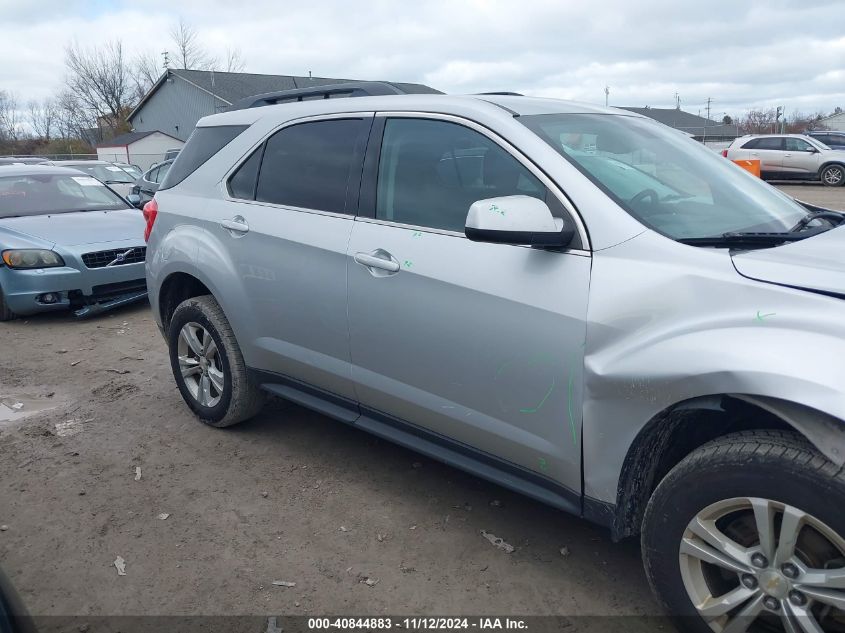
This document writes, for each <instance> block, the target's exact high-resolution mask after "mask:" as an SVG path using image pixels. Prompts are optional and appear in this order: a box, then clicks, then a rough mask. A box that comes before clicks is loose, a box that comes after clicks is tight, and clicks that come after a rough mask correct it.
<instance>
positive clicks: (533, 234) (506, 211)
mask: <svg viewBox="0 0 845 633" xmlns="http://www.w3.org/2000/svg"><path fill="white" fill-rule="evenodd" d="M567 224H568V223H566V222H565V221H564V220H563V219H561V218H556V217H554V216H553V215H552V212H551V211H550V210H549V207H548V205H547V204H546V203H545V202H543V201H542V200H538V199H537V198H532V197H530V196H504V197H501V198H487V199H485V200H479V201H478V202H474V203H473V204H472V206H471V207H470V208H469V213H468V214H467V221H466V227H465V229H464V231H465V233H466V236H467V237H468V238H469V239H470V240H472V241H473V242H493V243H496V244H525V245H528V246H547V247H558V248H560V247H563V246H567V245H568V244H569V243H570V242H571V241H572V238H573V237H574V235H575V229H574V228H572V227H571V226H567Z"/></svg>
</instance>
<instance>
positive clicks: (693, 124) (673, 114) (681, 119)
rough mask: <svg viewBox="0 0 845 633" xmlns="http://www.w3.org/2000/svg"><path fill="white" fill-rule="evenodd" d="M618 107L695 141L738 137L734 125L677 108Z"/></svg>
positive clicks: (737, 131) (738, 134) (737, 129)
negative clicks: (690, 137) (671, 128)
mask: <svg viewBox="0 0 845 633" xmlns="http://www.w3.org/2000/svg"><path fill="white" fill-rule="evenodd" d="M619 107H620V108H621V109H622V110H628V111H630V112H636V113H637V114H642V115H643V116H647V117H649V118H651V119H654V120H655V121H659V122H660V123H663V124H664V125H668V126H669V127H673V128H675V129H676V130H680V131H681V132H686V133H687V134H689V135H690V136H692V137H694V138H695V139H696V140H697V141H702V140H704V139H713V140H717V139H721V140H732V139H735V138H736V137H737V136H740V131H739V126H738V125H736V124H734V123H731V124H725V123H721V122H718V121H713V120H712V119H707V118H705V117H703V116H697V115H695V114H690V113H689V112H684V111H683V110H681V109H679V108H650V107H648V106H646V107H645V108H632V107H628V106H619Z"/></svg>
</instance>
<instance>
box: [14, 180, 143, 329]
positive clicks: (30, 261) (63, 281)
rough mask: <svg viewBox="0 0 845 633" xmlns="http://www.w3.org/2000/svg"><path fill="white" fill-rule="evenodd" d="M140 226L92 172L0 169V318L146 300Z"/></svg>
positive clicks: (83, 311) (135, 212)
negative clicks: (91, 174) (0, 259)
mask: <svg viewBox="0 0 845 633" xmlns="http://www.w3.org/2000/svg"><path fill="white" fill-rule="evenodd" d="M143 231H144V221H143V219H142V217H141V214H140V213H138V210H137V209H133V208H132V207H131V206H129V204H128V203H127V202H126V200H124V199H123V198H122V197H121V196H119V195H118V194H117V193H115V192H114V191H112V190H111V189H110V188H109V187H107V186H106V185H104V184H103V183H102V182H100V181H99V180H97V179H96V178H94V177H93V176H89V175H87V174H85V173H83V172H80V171H77V170H76V169H70V168H66V167H51V166H42V165H32V166H30V165H26V166H17V165H10V166H4V167H0V256H1V257H2V261H0V321H8V320H10V319H13V318H15V317H16V316H23V315H28V314H34V313H36V312H49V311H53V310H69V309H70V310H76V314H77V315H79V316H82V315H88V314H93V313H95V312H100V311H102V310H106V309H110V308H113V307H115V306H118V305H123V304H125V303H129V302H131V301H137V300H139V299H142V298H144V297H145V296H146V283H145V281H144V257H145V255H146V247H145V245H144V243H143V237H142V236H143Z"/></svg>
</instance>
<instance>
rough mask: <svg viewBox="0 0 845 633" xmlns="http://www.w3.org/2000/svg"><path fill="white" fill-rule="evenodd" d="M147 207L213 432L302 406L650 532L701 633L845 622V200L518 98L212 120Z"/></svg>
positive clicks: (655, 555) (178, 356) (160, 274)
mask: <svg viewBox="0 0 845 633" xmlns="http://www.w3.org/2000/svg"><path fill="white" fill-rule="evenodd" d="M144 213H145V216H146V217H147V233H148V237H149V254H148V257H147V263H146V266H147V280H148V285H149V292H150V300H151V303H152V307H153V312H154V314H155V318H156V319H157V321H158V324H159V326H160V328H161V331H162V333H163V334H164V336H165V338H166V339H167V342H168V344H169V347H170V362H171V366H172V369H173V375H174V377H175V380H176V384H177V385H178V388H179V390H180V392H181V394H182V396H183V398H184V399H185V402H186V403H187V405H188V406H189V407H190V408H191V410H192V411H193V412H194V413H195V414H196V415H197V417H198V418H199V419H200V420H201V421H202V422H204V423H206V424H209V425H212V426H217V427H223V426H229V425H231V424H235V423H237V422H241V421H243V420H246V419H247V418H249V417H251V416H253V415H255V414H256V413H257V412H258V411H259V410H260V409H261V407H262V404H263V403H264V401H265V397H266V395H267V394H271V395H275V396H280V397H282V398H286V399H288V400H292V401H295V402H297V403H300V404H302V405H304V406H306V407H310V408H312V409H315V410H317V411H320V412H322V413H325V414H326V415H329V416H331V417H333V418H336V419H338V420H340V421H342V422H345V423H347V424H350V425H352V426H355V427H358V428H361V429H363V430H366V431H369V432H371V433H374V434H376V435H378V436H380V437H382V438H387V439H389V440H391V441H394V442H396V443H398V444H401V445H404V446H407V447H411V448H413V449H415V450H417V451H419V452H421V453H424V454H426V455H429V456H431V457H433V458H435V459H439V460H442V461H443V462H446V463H448V464H452V465H454V466H456V467H458V468H462V469H465V470H467V471H469V472H471V473H474V474H476V475H478V476H480V477H484V478H486V479H490V480H492V481H494V482H497V483H499V484H501V485H502V486H505V487H508V488H511V489H513V490H517V491H520V492H522V493H525V494H526V495H528V496H531V497H533V498H535V499H538V500H540V501H542V502H544V503H547V504H550V505H552V506H555V507H557V508H560V509H561V510H565V511H567V512H572V513H575V514H578V515H580V516H583V517H585V518H587V519H589V520H591V521H594V522H597V523H599V524H602V525H604V526H607V527H608V528H609V529H610V530H611V532H612V535H613V537H614V538H615V539H622V538H624V537H630V536H634V535H638V534H641V538H642V552H643V558H644V562H645V568H646V570H647V573H648V577H649V580H650V582H651V584H652V586H653V588H654V590H655V592H656V595H657V597H658V599H659V600H660V601H661V602H662V604H663V605H665V607H666V609H667V610H668V611H669V612H670V613H671V614H673V615H674V616H676V617H678V618H681V619H683V623H682V624H681V625H679V626H680V627H681V629H682V630H683V631H686V632H688V631H721V632H729V631H745V630H746V629H747V628H748V627H749V625H750V626H751V629H750V630H755V629H754V627H756V626H758V625H760V626H769V627H774V628H772V629H766V630H785V631H790V632H791V631H820V630H840V629H839V628H837V627H841V626H842V624H843V622H845V619H844V618H843V615H845V610H843V607H845V512H843V510H842V508H843V507H845V474H843V473H845V471H843V464H845V422H843V421H844V420H845V394H844V393H843V378H842V376H843V375H844V374H845V336H843V334H845V326H844V325H843V323H845V302H843V298H845V255H843V252H845V228H843V227H840V226H839V225H840V224H841V222H842V220H843V216H842V215H840V214H838V213H833V212H831V211H827V210H822V209H817V208H806V207H804V206H801V205H800V204H798V203H797V202H795V201H794V200H793V199H791V198H789V197H787V196H785V195H783V194H781V193H780V192H778V191H777V190H775V189H773V188H772V187H770V186H769V185H768V184H766V183H764V182H762V181H760V180H759V179H757V178H755V177H753V176H751V175H750V174H748V173H746V172H745V171H744V170H742V169H740V168H739V167H737V166H736V165H733V164H731V163H730V162H728V161H725V160H724V159H723V158H721V157H719V156H718V155H716V154H713V153H712V152H711V151H710V150H708V149H706V148H705V147H703V146H702V145H700V144H698V143H696V142H695V141H693V140H690V139H688V138H686V137H685V136H684V135H681V134H678V133H677V132H676V131H674V130H672V129H670V128H668V127H664V126H662V125H660V124H658V123H656V122H654V121H652V120H650V119H648V118H645V117H642V116H638V115H635V114H632V113H630V112H626V111H619V110H613V109H606V108H598V107H594V106H588V105H582V104H575V103H570V102H565V101H557V100H547V99H534V98H526V97H520V96H503V95H477V96H446V95H403V96H366V97H360V98H347V99H303V100H302V101H296V102H293V103H285V104H282V105H270V106H264V107H247V108H244V109H238V110H235V111H231V112H226V113H223V114H217V115H214V116H210V117H207V118H204V119H202V120H201V121H200V122H199V124H198V127H197V129H196V131H195V132H194V133H193V135H192V137H191V138H190V140H189V141H188V143H187V145H186V146H185V148H184V149H183V150H182V152H181V153H180V155H179V157H178V158H177V159H176V161H175V162H174V164H173V167H172V168H171V170H170V172H169V174H168V175H167V179H166V180H165V182H164V183H163V185H162V187H161V188H160V189H159V191H158V192H157V194H156V196H155V199H154V200H153V201H152V202H150V203H149V204H147V206H146V208H145V211H144ZM752 621H753V622H752Z"/></svg>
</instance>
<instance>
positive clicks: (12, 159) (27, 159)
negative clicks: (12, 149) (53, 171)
mask: <svg viewBox="0 0 845 633" xmlns="http://www.w3.org/2000/svg"><path fill="white" fill-rule="evenodd" d="M52 164H53V162H52V161H50V160H47V159H46V158H39V157H38V156H0V165H52Z"/></svg>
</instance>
